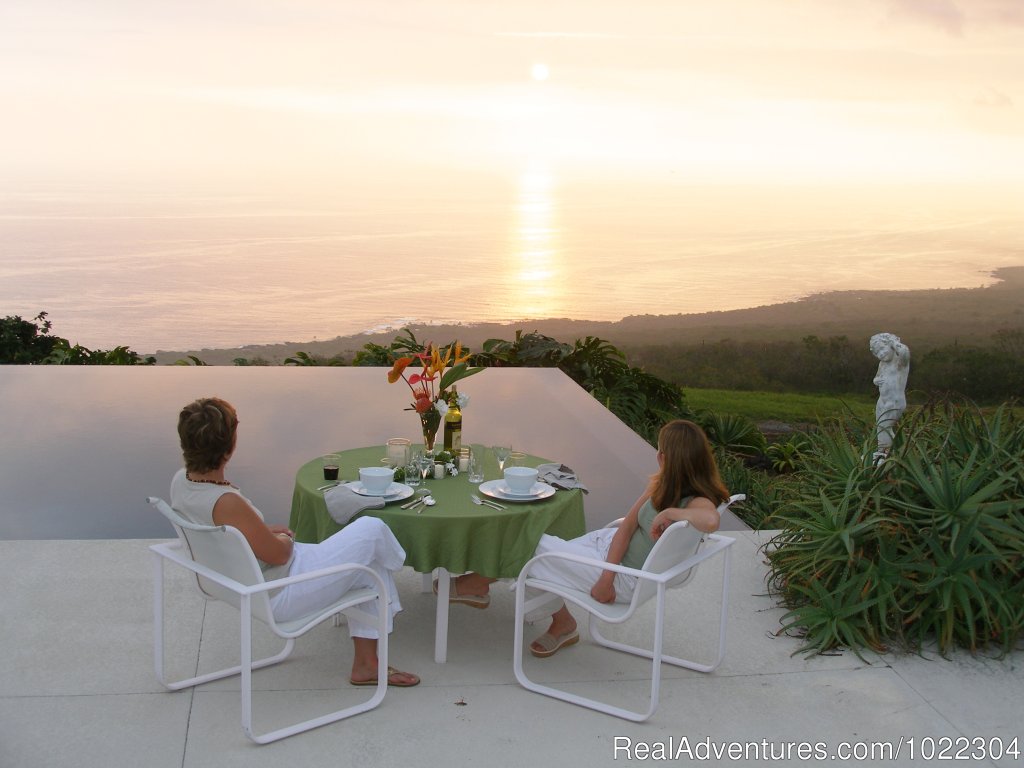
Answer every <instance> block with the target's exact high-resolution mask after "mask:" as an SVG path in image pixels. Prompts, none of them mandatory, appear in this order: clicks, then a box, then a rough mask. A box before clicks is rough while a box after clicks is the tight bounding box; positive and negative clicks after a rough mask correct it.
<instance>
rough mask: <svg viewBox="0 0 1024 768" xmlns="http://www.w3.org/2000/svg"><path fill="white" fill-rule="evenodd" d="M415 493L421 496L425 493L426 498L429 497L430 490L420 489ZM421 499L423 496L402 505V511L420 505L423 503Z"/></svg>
mask: <svg viewBox="0 0 1024 768" xmlns="http://www.w3.org/2000/svg"><path fill="white" fill-rule="evenodd" d="M416 493H421V494H422V493H425V494H427V496H429V495H430V489H429V488H420V489H419V490H418V491H416ZM423 498H424V497H423V496H420V497H419V498H418V499H413V500H412V501H407V502H406V503H405V504H403V505H402V509H412V508H413V507H415V506H416V505H417V504H420V503H422V502H423Z"/></svg>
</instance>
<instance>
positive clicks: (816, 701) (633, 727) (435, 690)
mask: <svg viewBox="0 0 1024 768" xmlns="http://www.w3.org/2000/svg"><path fill="white" fill-rule="evenodd" d="M729 535H732V536H735V538H736V539H737V544H736V545H735V546H734V547H733V561H732V586H731V598H730V599H731V603H730V610H729V647H728V652H727V654H726V658H725V661H724V662H723V663H722V666H721V667H720V668H719V669H718V670H717V671H716V672H714V673H712V674H710V675H701V674H699V673H695V672H689V671H687V670H679V669H676V668H672V667H666V668H665V675H664V680H663V685H662V692H661V705H660V707H659V709H658V711H657V712H656V713H655V715H654V716H653V717H652V718H651V719H650V720H649V721H647V722H646V723H642V724H633V723H628V722H625V721H622V720H618V719H615V718H612V717H609V716H606V715H602V714H599V713H596V712H592V711H590V710H586V709H583V708H580V707H576V706H573V705H570V704H565V703H562V702H559V701H556V700H553V699H549V698H547V697H543V696H538V695H536V694H533V693H530V692H528V691H526V690H524V689H523V688H521V687H520V686H519V685H518V684H517V683H516V681H515V678H514V676H513V673H512V664H511V650H512V631H513V627H512V613H513V608H512V595H511V594H510V593H509V592H508V591H506V590H505V589H501V588H495V590H494V593H493V594H494V599H493V602H492V605H491V607H490V608H489V609H488V610H486V611H477V610H472V609H469V608H465V607H461V606H453V608H452V612H451V639H450V643H449V657H448V658H449V661H448V663H447V664H445V665H438V664H435V663H434V662H433V660H432V654H433V648H432V642H433V596H432V595H429V594H422V593H421V592H420V578H419V576H418V575H417V574H415V573H413V572H412V571H411V570H406V571H403V572H402V573H401V574H400V576H399V579H398V585H399V591H400V595H401V600H402V603H403V605H404V608H405V610H404V612H403V613H402V614H400V616H399V617H398V619H397V621H396V631H395V633H394V634H393V635H392V654H391V655H392V661H393V663H394V664H395V665H397V666H399V667H401V668H403V669H408V670H412V671H415V672H417V673H419V674H420V675H421V676H422V678H423V682H422V684H421V685H420V686H419V687H417V688H413V689H407V690H396V689H392V690H390V691H389V692H388V695H387V696H386V697H385V699H384V702H383V704H382V705H381V706H380V707H379V708H377V709H376V710H373V711H371V712H369V713H366V714H362V715H359V716H357V717H355V718H352V719H349V720H345V721H342V722H340V723H335V724H332V725H328V726H325V727H323V728H319V729H316V730H314V731H311V732H308V733H305V734H300V735H298V736H294V737H292V738H289V739H285V740H284V741H281V742H278V743H276V744H272V745H269V746H265V747H260V746H257V745H255V744H254V743H252V742H251V741H249V740H248V739H247V738H246V737H245V735H244V734H243V732H242V729H241V726H240V719H239V718H240V710H239V697H238V680H237V678H234V679H229V680H226V681H221V682H218V683H212V684H208V685H206V686H203V687H200V688H198V689H193V690H188V691H182V692H176V693H170V692H167V691H165V690H164V689H163V688H162V687H161V686H160V685H159V684H158V683H157V681H156V679H155V676H154V673H153V662H152V576H151V563H150V553H149V551H148V549H147V544H149V543H151V542H149V541H144V540H90V541H57V540H39V541H0V583H2V584H3V585H4V589H3V590H2V596H0V616H2V617H3V621H2V623H0V651H2V652H0V766H3V768H36V767H37V766H38V767H41V768H42V767H45V768H51V767H54V766H57V767H61V766H76V768H101V767H102V768H114V767H116V766H126V768H127V767H130V768H138V767H139V766H146V768H172V767H173V768H200V767H201V766H216V767H217V768H227V767H229V766H245V767H246V768H258V766H264V765H266V766H274V767H275V768H280V766H282V765H284V766H314V765H316V766H321V765H332V766H333V765H336V766H347V765H358V766H361V767H362V768H373V767H374V766H382V767H383V766H388V767H390V766H395V765H423V766H470V765H487V766H530V768H536V767H537V766H600V765H618V764H629V763H635V762H640V761H641V756H642V754H641V752H639V751H638V745H641V746H639V749H640V750H642V749H643V746H642V745H647V746H648V747H649V748H650V749H651V750H653V753H652V754H653V755H654V756H657V755H659V754H662V753H661V752H659V751H658V750H667V751H668V752H669V755H670V756H672V757H674V758H675V759H673V760H655V762H674V763H675V764H680V765H682V764H686V763H687V762H693V761H695V760H699V758H700V756H701V754H702V753H701V752H700V750H701V749H705V748H707V746H710V747H711V748H712V749H716V748H717V749H725V748H731V749H734V750H735V749H737V748H739V749H741V750H744V751H747V754H748V755H749V756H750V758H749V759H746V760H743V761H739V762H742V763H744V764H765V765H768V764H771V765H787V764H793V765H795V764H798V763H805V762H808V761H805V760H800V759H799V757H798V753H797V751H796V750H797V745H799V744H800V743H804V742H806V743H807V744H808V745H818V744H820V745H821V747H820V748H821V749H822V750H825V752H826V754H825V756H824V759H822V760H820V761H818V760H814V759H812V760H811V761H810V762H812V763H813V762H822V763H824V762H831V758H832V757H833V756H834V755H836V754H837V750H839V749H841V748H842V745H843V744H844V743H848V744H850V746H851V749H854V750H861V751H864V750H870V749H874V750H875V753H876V755H877V754H879V751H880V750H883V749H885V748H886V747H884V746H879V745H881V744H882V743H885V742H888V743H891V744H892V746H893V748H895V745H896V744H897V743H898V742H899V741H900V739H901V738H902V739H903V745H902V747H901V753H900V755H899V757H898V759H877V760H870V759H851V760H850V761H849V763H850V764H853V765H860V764H874V763H877V764H885V765H894V766H897V765H906V766H911V765H920V764H923V763H925V762H931V761H927V760H925V759H924V758H923V757H922V755H921V752H922V749H924V750H925V751H926V752H927V751H928V750H929V749H930V747H931V746H932V745H934V747H935V748H936V749H939V748H941V746H942V743H941V742H939V739H941V738H942V737H948V738H950V739H953V740H955V739H957V738H960V737H966V738H968V739H970V738H974V737H985V739H986V741H987V740H988V739H990V738H998V739H1001V740H1002V742H1003V744H1009V743H1010V741H1011V739H1014V738H1017V739H1018V743H1017V746H1018V747H1021V746H1024V745H1022V744H1021V742H1020V740H1021V739H1024V727H1022V726H1021V723H1022V722H1024V703H1022V702H1024V698H1022V696H1021V691H1022V690H1024V685H1022V684H1024V672H1022V670H1021V658H1020V655H1019V654H1017V655H1016V656H1011V657H1009V658H1007V659H1004V660H989V659H983V658H972V657H970V656H969V655H967V654H956V655H955V656H954V657H953V659H952V660H951V661H947V660H944V659H941V658H938V657H935V656H931V657H928V658H922V657H919V656H885V657H876V656H871V657H869V661H870V663H866V662H865V661H862V660H860V659H858V658H857V656H856V655H854V654H853V653H844V654H842V655H838V656H828V657H818V658H812V659H805V658H804V657H803V656H800V655H797V656H793V655H791V654H792V653H793V651H794V650H796V648H797V647H798V641H797V640H794V639H791V638H786V637H781V638H780V637H775V636H774V632H775V630H776V629H777V628H778V620H779V616H780V615H781V614H782V610H781V609H779V608H777V607H775V606H774V605H773V603H772V601H771V600H770V599H769V598H767V597H765V596H764V594H763V593H764V574H765V570H766V569H765V565H764V563H763V561H762V557H761V556H760V554H759V552H758V548H759V546H760V545H761V543H763V541H764V540H766V538H767V537H768V534H766V533H757V532H749V531H744V532H736V531H733V532H729ZM168 576H170V577H172V578H170V579H169V581H168V583H169V585H170V588H169V590H168V592H173V596H172V597H170V598H169V599H168V612H169V616H170V617H171V620H172V623H171V625H170V628H169V630H168V633H167V634H168V643H169V653H168V664H169V668H170V672H171V674H177V675H178V676H179V677H184V676H186V675H188V674H192V670H194V669H197V668H198V669H199V670H207V669H211V668H214V666H215V665H221V664H226V663H227V662H228V661H229V660H230V659H231V657H232V656H233V655H234V654H236V653H237V642H238V640H237V638H238V629H237V619H236V617H237V612H234V611H233V610H231V609H227V608H225V607H224V606H222V605H219V604H210V605H208V606H206V607H205V608H204V603H203V601H202V600H200V599H199V598H198V597H197V596H196V593H195V590H194V589H192V588H191V586H190V585H189V584H188V583H187V582H186V581H185V578H184V576H183V575H182V574H180V573H178V572H176V570H175V569H171V568H169V569H168ZM719 579H720V570H719V565H718V564H715V565H712V566H709V567H705V568H704V569H703V570H702V571H701V572H700V573H699V574H698V576H697V578H696V579H695V580H694V581H693V582H691V584H690V585H689V586H688V587H686V588H685V589H682V590H677V591H675V592H673V593H672V596H671V599H670V600H671V603H672V605H673V606H674V610H673V611H672V618H671V621H670V623H669V625H668V629H667V632H666V637H667V638H670V640H669V644H670V647H671V648H673V649H676V650H679V651H681V652H684V653H685V652H687V651H689V650H691V649H695V651H696V653H700V650H701V649H707V650H709V649H710V648H711V641H712V638H711V637H710V635H711V634H713V633H712V632H709V631H707V627H703V626H702V623H703V621H704V620H705V619H711V618H712V617H713V616H714V614H715V610H716V605H715V599H714V597H713V596H715V595H716V593H717V587H718V585H719V584H720V582H719ZM639 624H640V625H643V628H637V629H631V630H629V631H630V632H631V633H636V634H641V635H642V634H645V633H647V632H648V631H649V627H650V625H649V624H647V623H645V622H643V621H641V622H639ZM539 631H540V628H539V627H537V628H528V637H529V636H532V635H533V634H537V633H539ZM256 637H257V639H258V640H259V642H258V643H257V647H258V648H259V647H263V648H264V649H267V650H269V649H270V648H271V640H272V638H267V637H266V636H265V635H264V634H262V633H261V632H260V631H259V628H257V632H256ZM273 647H276V645H275V646H273ZM350 660H351V644H350V642H349V640H348V633H347V630H345V629H344V628H341V629H339V628H335V627H333V626H331V623H330V622H327V623H325V624H323V625H321V626H320V627H318V628H317V629H315V630H314V631H312V632H311V633H310V634H308V635H307V636H306V637H305V638H302V639H300V640H299V641H298V643H297V647H296V651H295V653H294V654H293V657H292V659H290V660H288V661H287V662H285V663H284V664H282V665H279V666H277V667H274V668H271V669H268V670H264V671H261V672H257V673H256V675H255V678H254V685H255V687H256V689H257V694H256V697H255V712H256V721H257V725H258V726H259V727H261V728H264V729H265V728H267V727H268V726H271V727H274V726H277V725H281V724H284V723H285V722H294V720H296V719H300V718H303V717H307V716H310V714H312V712H310V713H309V714H306V713H307V711H308V710H310V708H315V707H321V708H323V707H328V706H329V707H332V708H337V707H338V706H341V704H340V703H335V702H346V701H355V700H356V699H357V698H358V697H363V696H368V691H367V690H366V689H356V688H352V687H351V686H349V685H348V684H347V682H346V680H347V673H348V666H349V663H350ZM528 669H529V670H531V671H533V672H534V673H535V674H536V675H538V676H540V677H543V678H544V679H548V680H551V681H558V682H562V683H564V684H565V685H566V686H567V687H568V688H570V689H572V690H576V691H582V692H587V693H588V694H592V695H597V696H604V697H610V698H616V699H617V700H619V701H620V702H624V703H626V704H633V705H636V706H639V705H640V704H641V702H642V700H643V698H644V697H645V696H646V692H647V689H648V682H647V681H648V679H649V666H648V665H647V664H645V663H643V662H642V661H640V660H635V659H632V658H630V657H627V656H624V655H622V654H617V653H614V652H611V651H606V650H603V649H602V650H599V649H597V648H596V647H594V646H593V645H591V644H590V643H589V642H587V641H583V642H581V643H580V644H579V645H578V646H576V647H574V648H571V649H567V650H566V651H565V652H563V653H559V654H558V655H557V656H555V657H554V658H551V659H547V660H535V659H532V658H531V659H529V660H528ZM911 739H913V740H914V747H915V752H916V754H914V756H913V759H911V756H910V754H909V750H910V741H909V740H911ZM930 739H934V740H935V741H934V742H930V741H929V740H930ZM627 740H628V743H629V744H630V745H631V747H632V749H631V750H627V749H626V748H625V747H626V745H627ZM763 740H766V741H763ZM954 744H955V741H954ZM659 745H660V746H659ZM787 745H789V746H787ZM872 745H875V746H872ZM617 747H618V749H617ZM687 748H688V749H689V751H687ZM680 749H682V751H681V752H679V751H678V750H680ZM786 749H789V750H790V753H789V757H788V759H786V758H785V757H783V759H775V758H778V757H779V755H780V754H782V753H783V751H784V750H786ZM754 755H757V756H759V757H760V759H754V757H753V756H754ZM701 762H704V761H701ZM707 762H711V761H707ZM837 762H838V760H837ZM971 762H972V763H973V764H975V765H1007V766H1008V765H1017V764H1019V760H1017V759H1015V758H1013V757H1010V756H1003V757H1002V759H1001V760H992V759H984V760H972V761H971Z"/></svg>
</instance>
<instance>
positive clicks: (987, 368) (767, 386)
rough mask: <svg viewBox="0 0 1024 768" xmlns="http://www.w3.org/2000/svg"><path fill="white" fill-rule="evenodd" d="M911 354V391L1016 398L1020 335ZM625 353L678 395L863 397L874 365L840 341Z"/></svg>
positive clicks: (1022, 380)
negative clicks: (701, 391) (698, 391)
mask: <svg viewBox="0 0 1024 768" xmlns="http://www.w3.org/2000/svg"><path fill="white" fill-rule="evenodd" d="M911 348H912V349H911V354H912V355H913V358H912V360H911V363H910V371H911V373H910V376H911V383H912V386H913V389H915V390H917V391H918V392H925V393H931V392H957V393H959V394H961V395H964V396H965V397H969V398H971V399H972V400H974V401H975V402H979V403H987V404H996V403H998V402H1001V401H1002V400H1006V399H1009V398H1013V397H1017V396H1018V395H1019V394H1020V393H1021V392H1024V329H1021V328H1017V329H1008V328H1005V329H1001V330H999V331H997V332H995V333H994V334H993V335H992V336H991V337H990V343H989V344H988V345H985V346H981V345H969V344H960V343H953V344H945V345H941V346H935V347H930V348H929V347H917V346H914V344H913V342H911ZM626 351H627V356H628V358H629V360H630V362H631V363H632V364H633V365H638V366H640V367H642V368H643V369H644V370H646V371H647V372H648V373H651V374H652V375H654V376H659V377H661V378H663V379H665V380H666V381H669V382H672V383H673V384H678V385H679V386H681V387H684V388H686V389H690V388H718V389H726V390H731V391H762V392H789V393H800V394H817V395H821V394H829V395H836V396H840V397H845V396H846V394H847V393H850V392H858V391H863V390H864V385H865V382H869V381H871V379H872V378H873V377H874V373H875V369H876V368H877V366H878V361H877V360H876V359H875V358H874V356H873V355H871V353H870V352H869V351H868V349H867V345H866V344H865V345H864V346H863V348H861V346H860V345H856V346H855V345H853V344H852V343H851V342H850V339H849V338H848V337H846V336H833V337H830V338H828V339H820V338H818V337H817V336H805V337H804V338H803V339H802V340H801V341H799V342H796V341H782V340H778V341H744V342H737V341H732V340H729V339H726V340H722V341H718V342H715V343H702V344H667V345H658V346H652V345H637V346H631V347H628V348H627V349H626ZM925 399H927V396H925V397H923V398H919V400H925ZM774 418H779V417H778V416H776V417H774Z"/></svg>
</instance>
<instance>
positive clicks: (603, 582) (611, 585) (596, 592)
mask: <svg viewBox="0 0 1024 768" xmlns="http://www.w3.org/2000/svg"><path fill="white" fill-rule="evenodd" d="M608 574H611V578H610V579H609V578H606V576H607V575H608ZM590 596H591V597H592V598H594V599H595V600H597V602H599V603H614V602H615V574H614V573H613V572H612V571H605V572H604V573H602V574H601V577H600V578H599V579H598V580H597V581H596V582H594V586H592V587H591V588H590Z"/></svg>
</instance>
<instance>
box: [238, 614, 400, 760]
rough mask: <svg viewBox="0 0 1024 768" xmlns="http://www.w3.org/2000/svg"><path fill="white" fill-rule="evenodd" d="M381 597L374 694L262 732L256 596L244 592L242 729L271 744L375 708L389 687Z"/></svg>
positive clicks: (258, 740)
mask: <svg viewBox="0 0 1024 768" xmlns="http://www.w3.org/2000/svg"><path fill="white" fill-rule="evenodd" d="M374 599H375V600H377V601H378V606H377V608H378V610H377V617H376V618H377V631H378V633H379V635H378V639H377V661H378V663H377V687H376V689H375V690H374V694H373V696H372V697H371V698H370V699H368V700H367V701H364V702H362V703H360V704H354V705H352V706H350V707H345V708H343V709H339V710H336V711H334V712H329V713H328V714H325V715H321V716H320V717H314V718H311V719H309V720H303V721H302V722H301V723H296V724H295V725H289V726H286V727H285V728H278V729H277V730H276V731H270V732H268V733H264V734H258V733H256V732H255V731H254V730H253V727H252V671H253V670H254V669H257V666H256V664H253V663H252V599H251V598H250V597H249V596H248V595H243V596H242V600H241V605H240V606H239V607H240V608H241V611H240V614H241V644H242V648H241V655H242V686H241V687H242V691H241V704H242V729H243V730H244V731H245V735H246V736H248V737H249V738H250V739H252V740H253V741H255V742H256V743H257V744H269V743H271V742H274V741H279V740H280V739H284V738H286V737H288V736H294V735H295V734H297V733H303V732H304V731H309V730H312V729H313V728H319V727H320V726H322V725H327V724H328V723H335V722H337V721H338V720H344V719H345V718H347V717H352V716H353V715H358V714H360V713H361V712H366V711H368V710H371V709H373V708H375V707H376V706H377V705H378V704H380V703H381V701H382V700H383V699H384V694H385V693H387V690H388V632H387V605H386V604H385V603H384V601H383V600H381V598H380V596H378V597H376V598H374ZM349 611H351V612H352V613H355V614H358V615H360V616H361V617H363V618H366V619H369V618H370V616H369V614H367V613H366V612H364V611H360V610H359V609H358V608H352V609H349ZM294 642H295V641H294V640H292V639H289V640H288V645H289V650H291V647H290V646H291V645H292V644H293V643H294Z"/></svg>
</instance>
